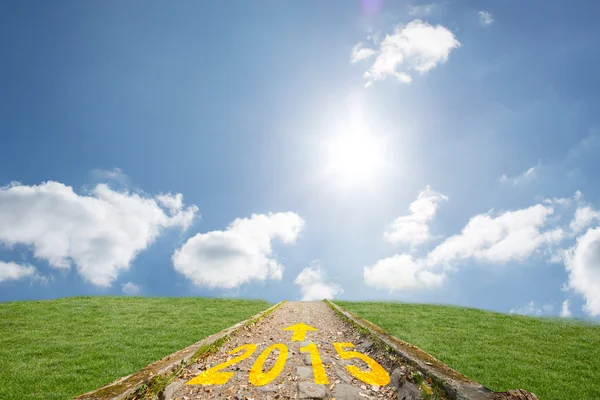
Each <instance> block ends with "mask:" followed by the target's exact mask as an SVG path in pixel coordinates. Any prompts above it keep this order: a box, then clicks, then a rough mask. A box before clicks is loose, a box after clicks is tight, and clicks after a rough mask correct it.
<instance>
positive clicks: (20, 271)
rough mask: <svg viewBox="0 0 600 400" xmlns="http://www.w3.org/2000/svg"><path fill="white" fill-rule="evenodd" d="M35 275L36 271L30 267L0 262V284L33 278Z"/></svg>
mask: <svg viewBox="0 0 600 400" xmlns="http://www.w3.org/2000/svg"><path fill="white" fill-rule="evenodd" d="M36 275H37V272H36V269H35V268H34V267H32V266H31V265H21V264H17V263H14V262H3V261H0V282H5V281H18V280H21V279H24V278H33V277H35V276H36Z"/></svg>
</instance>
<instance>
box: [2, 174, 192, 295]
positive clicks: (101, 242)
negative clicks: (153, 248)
mask: <svg viewBox="0 0 600 400" xmlns="http://www.w3.org/2000/svg"><path fill="white" fill-rule="evenodd" d="M165 196H167V197H168V196H170V195H165ZM178 196H180V195H176V196H175V197H178ZM197 211H198V209H197V207H195V206H191V207H187V208H185V209H184V208H183V204H182V203H181V204H180V206H179V208H177V207H173V208H171V209H170V210H169V212H165V210H163V209H162V208H161V207H160V205H159V203H158V202H157V200H156V199H154V198H150V197H145V196H141V195H139V194H135V193H129V192H116V191H113V190H112V189H111V188H110V187H109V186H107V185H104V184H101V185H97V186H96V187H94V188H93V189H92V190H91V192H90V193H89V195H78V194H77V193H75V192H74V191H73V189H72V188H71V187H69V186H65V185H63V184H62V183H59V182H46V183H43V184H41V185H39V186H27V185H21V184H18V183H13V184H11V185H9V186H6V187H3V188H0V242H2V243H4V244H5V245H8V246H13V245H17V244H22V245H26V246H30V247H31V248H32V250H33V253H34V255H35V257H37V258H39V259H44V260H46V261H48V263H49V264H50V265H51V266H52V267H55V268H70V266H71V265H75V266H76V268H77V271H78V272H79V274H81V276H82V277H83V278H84V279H85V280H86V281H88V282H90V283H92V284H94V285H97V286H104V287H107V286H110V285H111V284H112V282H113V281H114V280H115V279H116V278H117V277H118V275H119V273H120V272H121V271H124V270H127V269H128V268H129V266H130V264H131V261H132V260H133V259H134V258H135V257H136V255H137V254H138V253H139V252H140V251H142V250H144V249H146V248H147V247H148V246H149V245H150V244H151V243H153V242H154V240H155V239H156V238H157V237H158V236H159V234H160V233H161V230H162V229H163V228H170V227H179V228H182V229H186V228H187V227H188V226H189V225H190V224H191V222H192V221H193V219H194V217H195V215H196V213H197Z"/></svg>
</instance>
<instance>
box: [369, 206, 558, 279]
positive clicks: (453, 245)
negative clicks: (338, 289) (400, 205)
mask: <svg viewBox="0 0 600 400" xmlns="http://www.w3.org/2000/svg"><path fill="white" fill-rule="evenodd" d="M434 204H437V203H434ZM432 207H433V206H432V205H431V204H429V207H428V208H424V209H428V210H429V211H430V212H429V214H428V215H433V214H435V207H433V208H432ZM432 210H433V211H432ZM552 213H553V209H552V207H551V206H544V205H541V204H537V205H534V206H531V207H529V208H525V209H520V210H516V211H506V212H503V213H500V214H498V215H496V216H494V215H492V212H489V213H485V214H478V215H475V216H474V217H472V218H471V219H470V220H469V222H468V223H467V225H465V227H464V228H463V229H462V230H461V232H460V233H459V234H456V235H453V236H450V237H449V238H446V239H445V240H444V241H443V242H442V243H440V244H439V245H438V246H436V247H435V248H434V249H433V250H432V251H430V252H429V253H428V254H427V255H426V256H424V257H422V258H416V259H415V258H414V257H413V256H412V255H410V254H396V255H394V256H392V257H389V258H385V259H382V260H379V261H377V262H376V263H375V264H374V265H372V266H367V267H364V270H363V272H364V280H365V284H366V285H369V286H374V287H379V288H386V289H391V290H401V289H429V288H434V287H439V286H441V285H442V284H443V283H444V281H445V279H446V276H447V273H448V272H450V271H452V270H453V269H455V268H456V267H457V266H458V265H459V264H460V263H459V261H465V260H467V259H472V260H475V261H478V262H483V263H488V264H504V263H507V262H510V261H520V260H524V259H526V258H528V257H530V256H532V255H533V254H535V253H536V252H538V251H540V250H541V249H543V248H545V247H548V246H551V245H553V244H556V243H558V242H560V241H561V240H562V239H563V238H565V237H566V233H565V231H564V230H563V229H562V228H560V227H558V228H556V227H548V225H549V224H550V223H549V221H548V216H549V215H551V214H552Z"/></svg>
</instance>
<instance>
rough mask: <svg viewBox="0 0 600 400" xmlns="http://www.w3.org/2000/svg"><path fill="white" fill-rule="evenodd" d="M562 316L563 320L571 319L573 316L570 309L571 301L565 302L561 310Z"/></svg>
mask: <svg viewBox="0 0 600 400" xmlns="http://www.w3.org/2000/svg"><path fill="white" fill-rule="evenodd" d="M560 316H561V317H563V318H570V317H571V316H572V314H571V309H570V308H569V299H566V300H565V301H563V303H562V307H561V309H560Z"/></svg>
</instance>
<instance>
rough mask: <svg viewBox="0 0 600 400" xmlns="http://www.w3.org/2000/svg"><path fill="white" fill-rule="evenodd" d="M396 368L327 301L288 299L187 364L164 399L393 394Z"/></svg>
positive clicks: (404, 370)
mask: <svg viewBox="0 0 600 400" xmlns="http://www.w3.org/2000/svg"><path fill="white" fill-rule="evenodd" d="M286 328H287V330H286ZM311 328H313V329H311ZM334 344H335V345H334ZM223 363H225V364H223ZM392 365H393V367H392ZM392 370H395V372H394V374H392ZM399 373H400V375H399ZM402 373H403V374H404V375H406V374H408V373H409V372H408V367H406V366H402V365H401V364H400V363H399V362H398V361H393V360H391V359H390V358H389V357H388V356H387V355H386V354H385V353H384V352H383V351H381V350H377V349H376V348H375V347H374V346H373V343H372V342H371V341H370V340H369V339H368V337H366V336H362V335H361V334H359V333H358V332H357V331H356V330H355V329H354V328H353V327H352V326H351V325H349V324H348V323H346V322H345V321H343V320H342V319H341V318H340V317H338V316H337V315H336V314H335V312H334V311H333V310H332V309H331V308H330V307H329V306H328V305H327V304H326V303H325V302H286V303H284V304H283V305H281V306H280V307H279V308H277V309H276V310H275V311H274V312H273V313H271V314H269V315H268V316H266V317H264V318H263V319H261V320H260V321H258V322H257V323H255V324H253V325H252V326H250V327H246V328H244V329H242V330H241V331H239V332H238V333H236V334H235V335H233V336H232V337H231V338H230V339H229V340H228V341H227V342H226V343H225V344H224V345H223V346H222V347H221V348H219V349H218V351H217V352H216V353H215V354H213V355H210V356H208V357H206V358H205V359H202V360H200V361H199V362H198V363H196V364H193V365H191V366H190V367H188V368H187V369H186V370H185V371H184V372H183V373H182V374H180V376H179V379H177V380H175V381H174V382H172V383H171V384H170V385H169V386H168V387H167V388H166V389H165V391H164V398H165V399H166V400H175V399H177V400H192V399H234V400H245V399H248V400H250V399H256V400H258V399H308V398H312V399H334V398H335V399H350V400H353V399H355V400H366V399H396V398H397V394H396V391H395V390H394V388H393V387H392V385H390V384H389V382H390V376H392V382H395V381H397V380H395V379H397V377H398V376H402ZM405 386H406V387H408V386H407V385H405ZM413 388H414V386H413ZM416 394H417V393H413V395H416ZM407 398H413V397H407ZM414 398H420V397H414Z"/></svg>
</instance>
